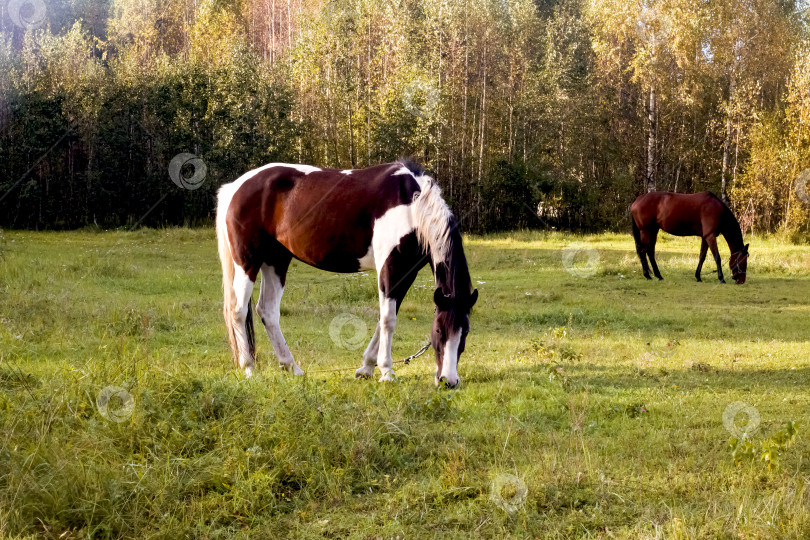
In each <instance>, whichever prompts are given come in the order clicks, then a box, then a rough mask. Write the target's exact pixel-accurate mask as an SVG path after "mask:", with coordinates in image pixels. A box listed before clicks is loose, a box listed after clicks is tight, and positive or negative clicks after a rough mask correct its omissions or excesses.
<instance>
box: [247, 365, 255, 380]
mask: <svg viewBox="0 0 810 540" xmlns="http://www.w3.org/2000/svg"><path fill="white" fill-rule="evenodd" d="M252 376H253V368H251V367H246V368H245V378H246V379H249V378H251V377H252Z"/></svg>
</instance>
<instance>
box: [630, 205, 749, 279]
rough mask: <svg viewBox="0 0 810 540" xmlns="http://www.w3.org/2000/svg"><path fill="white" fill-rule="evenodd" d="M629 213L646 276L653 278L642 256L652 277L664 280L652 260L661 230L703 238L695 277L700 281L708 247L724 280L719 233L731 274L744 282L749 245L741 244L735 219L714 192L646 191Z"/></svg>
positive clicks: (738, 227) (718, 275) (676, 234)
mask: <svg viewBox="0 0 810 540" xmlns="http://www.w3.org/2000/svg"><path fill="white" fill-rule="evenodd" d="M630 212H631V213H632V215H633V237H634V238H635V240H636V253H638V256H639V258H640V259H641V268H642V270H643V271H644V277H646V278H647V279H652V278H651V277H650V269H649V268H648V267H647V259H646V258H645V257H649V258H650V264H651V265H652V269H653V272H654V273H655V277H657V278H658V279H664V278H662V277H661V273H660V272H659V271H658V265H657V264H656V262H655V240H656V237H657V236H658V230H659V229H660V230H663V231H665V232H668V233H669V234H674V235H675V236H700V237H701V238H703V242H702V243H701V245H700V261H699V262H698V266H697V270H696V271H695V277H696V278H697V280H698V281H701V279H700V271H701V269H702V268H703V261H705V260H706V251H707V250H708V249H711V250H712V255H714V261H715V263H717V277H718V278H719V279H720V283H725V282H726V281H725V280H724V279H723V268H722V262H721V260H720V253H719V252H718V251H717V235H718V234H722V235H723V237H724V238H725V239H726V242H728V247H729V249H730V250H731V258H730V259H729V261H728V264H729V268H731V277H732V278H733V279H734V281H735V282H736V283H737V284H738V285H741V284H743V283H745V274H746V271H747V267H748V244H743V235H742V231H741V230H740V224H739V223H738V222H737V218H735V217H734V214H733V213H732V212H731V210H730V209H729V207H728V206H726V205H725V203H724V202H723V201H721V200H720V199H718V198H717V197H716V196H715V195H714V194H713V193H709V192H708V191H706V192H703V193H692V194H686V193H669V192H663V191H654V192H651V193H645V194H644V195H641V196H639V197H638V198H637V199H636V200H635V202H633V204H632V205H631V206H630Z"/></svg>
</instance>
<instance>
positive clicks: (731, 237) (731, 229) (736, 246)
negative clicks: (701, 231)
mask: <svg viewBox="0 0 810 540" xmlns="http://www.w3.org/2000/svg"><path fill="white" fill-rule="evenodd" d="M726 212H727V215H725V216H724V220H723V228H722V229H721V230H720V234H722V235H723V238H725V239H726V242H727V243H728V249H729V250H731V252H732V253H737V252H738V251H742V249H743V235H742V229H740V224H739V223H738V222H737V219H736V218H735V217H734V214H732V213H731V210H729V209H728V208H727V209H726Z"/></svg>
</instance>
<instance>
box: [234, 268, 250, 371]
mask: <svg viewBox="0 0 810 540" xmlns="http://www.w3.org/2000/svg"><path fill="white" fill-rule="evenodd" d="M233 290H234V293H235V297H236V308H235V309H234V313H233V316H234V321H233V324H234V328H235V330H236V345H237V347H238V349H239V367H241V368H242V369H244V370H245V375H246V376H247V377H250V376H251V375H253V367H254V362H253V357H252V356H251V355H250V346H249V345H248V337H247V328H246V327H245V324H246V322H247V314H248V310H249V309H250V295H251V293H252V292H253V282H252V281H251V280H250V278H249V277H248V275H247V274H246V273H245V271H244V270H243V269H242V267H241V266H239V265H238V264H235V265H234V276H233Z"/></svg>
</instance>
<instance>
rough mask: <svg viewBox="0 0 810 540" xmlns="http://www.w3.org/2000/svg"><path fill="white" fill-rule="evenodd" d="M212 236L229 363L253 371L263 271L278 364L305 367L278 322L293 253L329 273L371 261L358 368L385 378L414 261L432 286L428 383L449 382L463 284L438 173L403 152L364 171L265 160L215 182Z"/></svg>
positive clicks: (466, 299)
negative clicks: (371, 300)
mask: <svg viewBox="0 0 810 540" xmlns="http://www.w3.org/2000/svg"><path fill="white" fill-rule="evenodd" d="M217 238H218V243H219V256H220V260H221V262H222V276H223V277H222V281H223V286H224V290H225V304H224V314H225V324H226V326H227V328H228V335H229V338H230V342H231V349H232V351H233V358H234V363H236V364H237V365H238V366H239V367H241V368H242V369H244V370H245V374H246V375H248V376H250V375H251V374H252V372H253V369H254V355H255V339H254V336H253V320H252V311H251V306H250V303H251V293H252V291H253V285H254V283H255V282H256V280H257V278H258V275H259V274H260V273H261V276H262V279H261V289H260V293H259V301H258V304H257V307H256V311H257V313H258V314H259V316H260V317H261V320H262V323H263V324H264V326H265V329H266V330H267V335H268V337H269V338H270V341H271V343H272V344H273V349H274V351H275V353H276V357H277V358H278V361H279V364H280V365H281V367H282V368H287V369H290V368H292V369H293V371H294V372H295V374H296V375H300V374H303V371H302V370H301V368H300V367H299V366H298V364H296V362H295V360H294V359H293V356H292V353H291V352H290V349H289V348H288V347H287V343H286V342H285V340H284V336H283V335H282V334H281V328H280V327H279V317H280V303H281V295H282V293H283V292H284V284H285V283H286V277H287V269H288V267H289V265H290V262H291V260H292V259H293V258H296V259H298V260H300V261H302V262H305V263H307V264H309V265H311V266H314V267H315V268H320V269H322V270H327V271H329V272H358V271H361V270H366V269H374V270H376V271H377V276H378V281H377V283H378V289H379V291H378V292H379V301H380V320H379V322H378V323H377V329H376V331H375V332H374V336H373V337H372V338H371V341H370V343H369V344H368V348H367V349H366V351H365V353H364V354H363V363H362V365H361V366H360V368H359V369H357V371H356V372H355V375H356V376H357V377H370V376H371V375H373V374H374V367H375V365H376V366H378V367H379V368H380V371H381V372H382V377H381V378H380V381H390V380H392V379H393V375H394V370H393V369H392V364H393V359H392V357H391V340H392V338H393V333H394V327H395V325H396V317H397V312H398V311H399V306H400V304H401V303H402V300H403V298H405V294H406V293H407V292H408V289H409V288H410V287H411V285H412V284H413V282H414V280H415V279H416V275H417V273H418V272H419V270H420V269H421V268H423V267H424V266H425V265H426V264H428V263H430V265H431V269H432V270H433V273H434V277H435V281H436V290H435V291H434V295H433V300H434V302H435V304H436V310H435V316H434V322H433V332H432V334H431V342H432V344H433V347H434V348H435V350H436V365H437V371H436V384H437V385H438V384H439V383H440V382H444V384H445V385H446V386H449V387H455V386H456V385H457V384H458V382H459V377H458V371H457V365H458V360H459V356H460V355H461V353H462V352H463V351H464V346H465V341H466V336H467V332H468V331H469V324H470V322H469V314H470V310H471V309H472V306H473V304H475V301H476V300H477V299H478V291H477V290H473V289H472V282H471V280H470V273H469V269H468V268H467V260H466V258H465V257H464V249H463V248H462V244H461V234H460V233H459V231H458V226H457V223H456V219H455V217H454V216H453V214H452V213H451V212H450V209H449V208H448V207H447V204H446V203H445V202H444V200H443V199H442V197H441V191H440V189H439V186H438V185H437V184H436V182H435V181H434V180H433V179H432V178H431V177H430V176H428V175H426V174H425V173H424V171H423V170H422V169H421V168H420V167H419V166H417V165H415V164H413V163H410V162H407V161H403V162H396V163H388V164H385V165H378V166H376V167H370V168H368V169H357V170H344V171H341V170H337V169H321V168H318V167H312V166H309V165H288V164H283V163H271V164H269V165H265V166H264V167H260V168H258V169H256V170H253V171H250V172H248V173H246V174H244V175H243V176H241V177H240V178H239V179H237V180H236V181H234V182H232V183H230V184H226V185H224V186H222V188H220V190H219V195H218V206H217Z"/></svg>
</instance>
